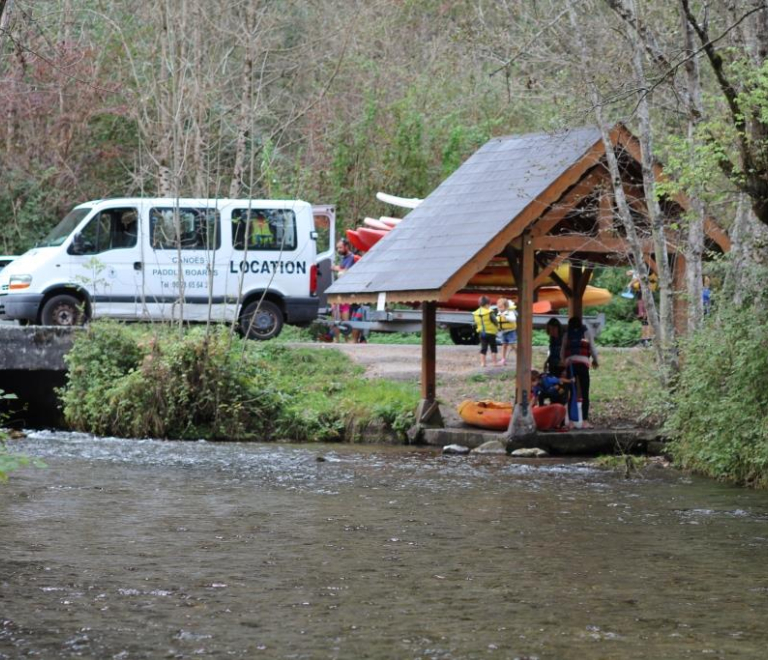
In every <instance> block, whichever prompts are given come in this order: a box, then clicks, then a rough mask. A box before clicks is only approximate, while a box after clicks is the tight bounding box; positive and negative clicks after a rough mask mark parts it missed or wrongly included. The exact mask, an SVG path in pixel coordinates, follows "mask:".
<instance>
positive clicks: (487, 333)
mask: <svg viewBox="0 0 768 660" xmlns="http://www.w3.org/2000/svg"><path fill="white" fill-rule="evenodd" d="M477 304H478V305H479V307H478V308H477V309H476V310H475V311H474V312H472V317H473V318H474V320H475V329H476V330H477V334H478V335H480V366H481V367H484V366H485V356H486V355H487V353H488V349H489V348H490V349H491V358H492V359H493V364H494V366H496V364H498V362H497V359H496V355H497V353H498V349H497V348H496V335H497V334H498V332H499V326H498V324H497V322H496V314H495V313H494V312H493V310H491V301H490V300H489V299H488V296H480V299H479V300H478V301H477Z"/></svg>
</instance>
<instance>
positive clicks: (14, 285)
mask: <svg viewBox="0 0 768 660" xmlns="http://www.w3.org/2000/svg"><path fill="white" fill-rule="evenodd" d="M31 284H32V276H31V275H11V277H10V279H9V280H8V289H9V290H10V291H19V290H21V289H28V288H29V287H30V285H31Z"/></svg>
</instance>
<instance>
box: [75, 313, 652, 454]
mask: <svg viewBox="0 0 768 660" xmlns="http://www.w3.org/2000/svg"><path fill="white" fill-rule="evenodd" d="M544 358H545V354H544V352H543V349H538V350H537V351H536V352H535V354H534V360H535V362H534V363H535V364H538V363H543V362H544ZM66 360H67V363H68V367H69V374H68V382H67V385H66V387H65V388H63V389H62V390H61V395H62V402H63V411H64V416H65V420H66V421H65V428H68V429H70V430H77V431H84V432H88V433H93V434H96V435H108V436H117V437H134V438H135V437H159V438H182V439H184V438H187V439H201V438H202V439H218V440H283V441H285V440H287V441H346V442H393V443H403V442H406V440H407V435H406V434H407V431H408V429H409V428H410V427H411V425H412V424H413V422H414V410H415V406H416V403H417V402H418V399H419V379H420V373H421V370H420V361H421V354H420V347H419V346H415V345H402V344H376V343H369V344H323V343H309V342H291V343H286V342H264V343H260V342H251V341H243V340H241V339H239V338H238V337H237V336H235V335H232V334H231V333H229V332H228V331H227V330H226V329H223V328H212V329H210V330H209V331H208V332H206V330H205V328H203V327H197V328H193V329H190V330H188V331H186V332H185V333H183V334H182V335H179V334H178V331H177V330H174V329H172V328H169V327H167V326H145V325H141V326H138V325H121V324H117V323H95V324H92V325H91V326H90V327H89V328H87V329H86V330H85V331H84V332H83V333H79V334H78V335H77V336H76V339H75V342H74V347H73V349H72V350H71V352H70V353H69V355H68V356H67V358H66ZM510 362H511V364H510V365H508V366H505V367H488V368H485V369H481V368H479V365H478V356H477V348H476V347H473V346H454V345H444V346H438V349H437V376H438V397H439V399H440V403H441V407H442V411H443V418H444V420H445V421H446V424H447V425H448V426H449V427H457V426H461V425H462V422H461V420H460V419H459V417H458V415H457V413H456V406H457V404H458V403H459V402H460V401H462V400H464V399H496V400H509V399H510V398H511V397H512V389H513V387H514V383H513V381H514V374H515V367H514V360H511V361H510ZM601 364H602V367H601V369H600V370H599V371H595V372H594V374H593V400H594V405H593V410H594V414H593V420H594V421H595V423H596V424H597V425H598V426H602V427H603V428H620V427H627V426H630V425H631V426H638V425H639V426H641V427H646V428H647V427H653V426H655V425H656V420H655V419H654V418H653V415H651V414H649V413H648V410H647V408H648V405H647V402H648V400H649V399H650V398H651V397H652V394H653V390H654V383H655V381H654V374H653V373H652V371H651V368H650V365H652V364H653V361H652V358H651V356H650V355H649V352H648V351H647V350H643V349H604V350H603V351H602V354H601Z"/></svg>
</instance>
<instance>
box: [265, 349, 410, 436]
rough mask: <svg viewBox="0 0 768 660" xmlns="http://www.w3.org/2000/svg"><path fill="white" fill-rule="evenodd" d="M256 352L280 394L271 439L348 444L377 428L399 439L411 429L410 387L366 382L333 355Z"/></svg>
mask: <svg viewBox="0 0 768 660" xmlns="http://www.w3.org/2000/svg"><path fill="white" fill-rule="evenodd" d="M259 353H260V355H261V360H262V363H263V365H264V368H265V369H267V370H268V372H269V374H270V378H271V381H272V382H273V383H274V388H275V390H276V391H278V392H279V393H280V397H281V405H280V407H279V409H278V410H277V411H276V416H275V419H274V430H273V436H274V437H277V438H283V439H287V440H295V441H302V442H303V441H312V440H320V441H336V440H350V441H353V440H355V439H357V438H358V437H359V431H360V430H361V429H363V428H365V427H366V426H368V425H370V424H379V425H383V426H384V427H387V428H390V429H392V430H393V431H395V432H396V433H397V434H398V436H399V437H400V438H401V439H404V438H405V431H406V430H407V429H408V428H409V427H410V426H411V425H412V424H413V413H414V410H415V408H416V404H417V402H418V390H417V388H416V386H415V385H414V384H412V383H396V382H391V381H386V380H375V381H374V380H369V379H366V378H364V377H363V376H362V374H363V369H362V367H359V366H356V365H354V364H352V363H351V362H350V360H349V358H347V357H346V356H345V355H343V354H342V353H341V352H339V351H334V350H318V349H309V348H306V349H305V348H301V349H289V348H288V347H286V346H281V345H279V344H272V343H268V344H263V345H261V346H259Z"/></svg>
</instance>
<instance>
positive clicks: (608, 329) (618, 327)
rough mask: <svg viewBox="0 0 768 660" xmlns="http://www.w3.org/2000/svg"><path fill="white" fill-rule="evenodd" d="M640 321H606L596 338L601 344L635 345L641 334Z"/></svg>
mask: <svg viewBox="0 0 768 660" xmlns="http://www.w3.org/2000/svg"><path fill="white" fill-rule="evenodd" d="M641 328H642V326H641V325H640V321H616V320H614V321H612V322H610V323H606V325H605V328H603V331H602V332H601V333H600V334H599V335H598V337H597V339H596V340H595V341H596V343H597V344H598V345H600V346H624V347H628V346H635V345H636V344H637V343H638V342H639V341H640V336H641V332H642V331H641Z"/></svg>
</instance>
